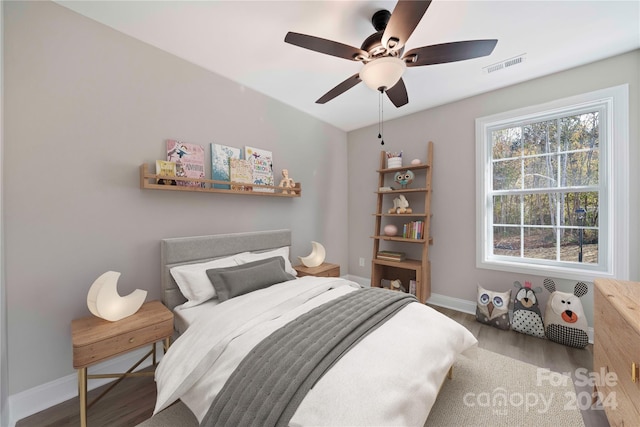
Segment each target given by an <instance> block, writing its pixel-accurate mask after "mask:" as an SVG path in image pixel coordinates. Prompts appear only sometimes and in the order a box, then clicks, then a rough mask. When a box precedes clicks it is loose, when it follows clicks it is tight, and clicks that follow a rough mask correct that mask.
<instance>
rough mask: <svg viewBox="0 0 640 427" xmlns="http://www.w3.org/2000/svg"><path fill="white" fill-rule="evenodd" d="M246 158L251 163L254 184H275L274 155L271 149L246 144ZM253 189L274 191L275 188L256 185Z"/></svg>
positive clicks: (267, 191) (266, 191) (264, 191)
mask: <svg viewBox="0 0 640 427" xmlns="http://www.w3.org/2000/svg"><path fill="white" fill-rule="evenodd" d="M244 158H245V159H246V160H247V161H249V162H250V163H251V167H252V170H253V173H252V176H253V183H254V184H259V185H273V156H272V153H271V151H267V150H261V149H259V148H254V147H249V146H245V147H244ZM253 191H259V192H263V193H273V192H274V189H273V188H260V187H254V189H253Z"/></svg>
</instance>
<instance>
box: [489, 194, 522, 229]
mask: <svg viewBox="0 0 640 427" xmlns="http://www.w3.org/2000/svg"><path fill="white" fill-rule="evenodd" d="M493 223H494V224H520V196H507V195H502V196H493Z"/></svg>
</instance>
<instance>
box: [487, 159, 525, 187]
mask: <svg viewBox="0 0 640 427" xmlns="http://www.w3.org/2000/svg"><path fill="white" fill-rule="evenodd" d="M521 164H522V162H521V160H520V159H516V160H503V161H500V162H494V163H493V189H494V190H514V189H519V188H520V186H521V185H522V183H521V180H520V165H521Z"/></svg>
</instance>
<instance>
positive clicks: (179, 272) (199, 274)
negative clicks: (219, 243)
mask: <svg viewBox="0 0 640 427" xmlns="http://www.w3.org/2000/svg"><path fill="white" fill-rule="evenodd" d="M246 254H249V252H246ZM239 255H242V254H239ZM236 256H237V255H234V256H230V257H225V258H218V259H214V260H212V261H207V262H202V263H198V264H186V265H180V266H177V267H173V268H171V269H170V270H169V271H170V272H171V275H172V276H173V278H174V280H175V281H176V283H177V284H178V288H180V292H182V295H184V297H185V298H186V299H187V302H185V303H184V304H183V305H182V307H183V308H187V307H194V306H196V305H198V304H202V303H203V302H205V301H209V300H210V299H211V298H213V297H215V296H216V291H215V289H214V288H213V284H211V280H209V277H208V276H207V270H209V269H212V268H222V267H234V266H236V265H238V262H237V261H236Z"/></svg>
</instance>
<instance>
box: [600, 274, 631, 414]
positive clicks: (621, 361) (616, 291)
mask: <svg viewBox="0 0 640 427" xmlns="http://www.w3.org/2000/svg"><path fill="white" fill-rule="evenodd" d="M594 283H595V297H594V310H593V311H594V321H593V329H594V344H593V348H594V361H593V371H594V372H595V373H598V374H600V373H601V372H605V373H610V372H614V373H615V374H616V375H617V379H616V380H615V381H611V380H609V381H607V380H604V379H602V380H600V381H597V384H596V385H595V386H596V388H597V392H598V397H599V399H600V401H601V402H602V404H603V406H604V409H605V411H606V413H607V418H608V419H609V423H610V424H611V426H638V425H639V423H640V283H638V282H627V281H622V280H611V279H596V280H595V281H594ZM615 404H617V406H616V405H615ZM613 406H616V407H615V408H614V407H613Z"/></svg>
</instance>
